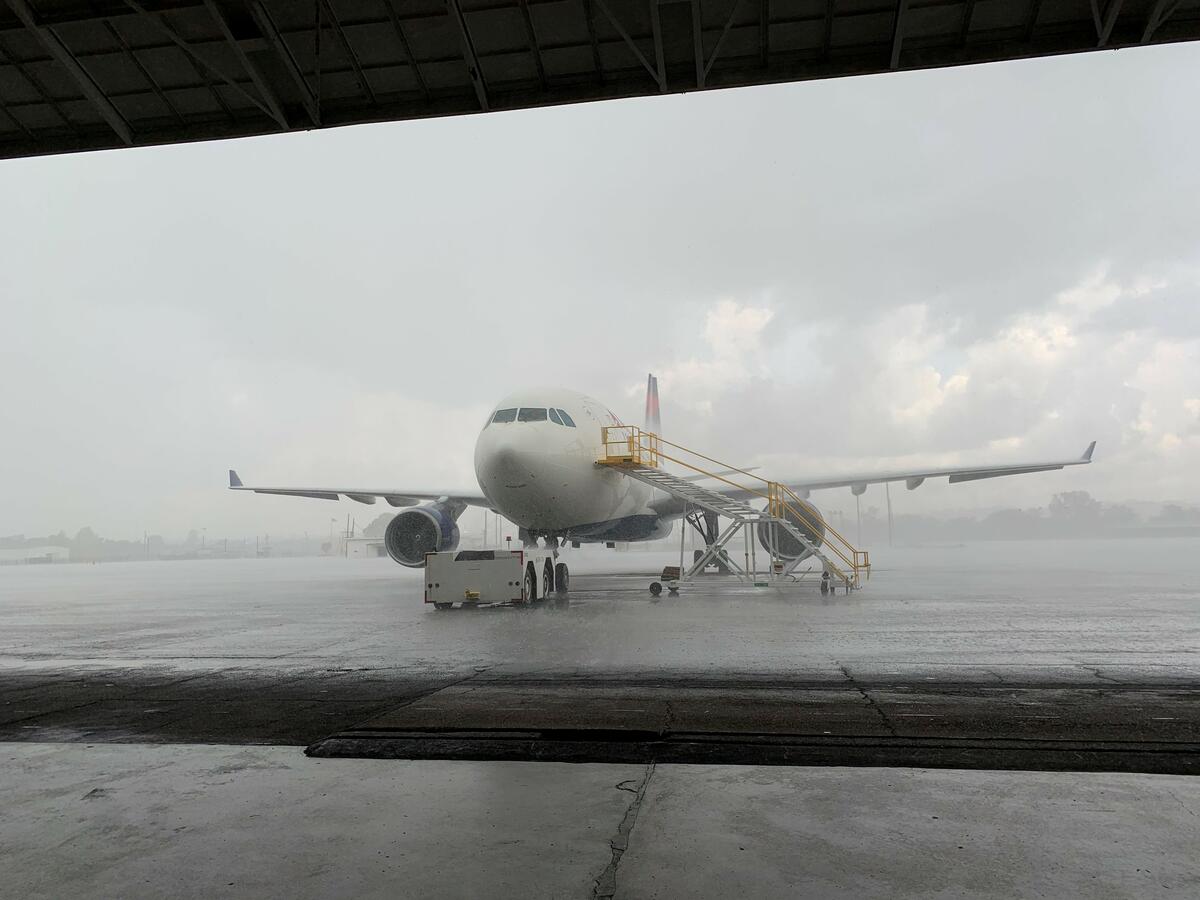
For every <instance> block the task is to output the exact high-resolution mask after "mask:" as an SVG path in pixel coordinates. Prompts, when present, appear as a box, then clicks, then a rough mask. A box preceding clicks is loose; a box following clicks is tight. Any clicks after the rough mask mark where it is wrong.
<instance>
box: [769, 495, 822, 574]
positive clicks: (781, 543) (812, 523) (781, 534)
mask: <svg viewBox="0 0 1200 900" xmlns="http://www.w3.org/2000/svg"><path fill="white" fill-rule="evenodd" d="M788 506H790V507H793V509H789V510H788V511H787V519H788V521H789V522H791V523H792V524H793V525H794V526H795V527H796V530H797V531H799V532H800V533H801V534H803V535H804V536H805V537H806V538H808V540H809V543H811V544H812V545H813V546H814V547H820V546H821V542H822V541H823V540H824V539H825V520H824V519H823V518H821V514H820V513H819V512H818V511H817V508H816V507H815V506H813V505H812V504H811V503H809V502H808V501H807V500H799V501H797V500H794V499H790V498H789V499H788ZM772 532H774V534H775V539H776V542H777V546H774V547H773V546H772V541H771V536H772ZM758 543H759V544H760V545H761V546H762V548H763V549H764V550H766V551H767V552H768V553H774V554H775V555H776V556H779V557H782V558H783V559H789V560H790V559H804V558H805V557H808V556H811V555H812V554H811V553H810V552H809V550H808V548H807V547H805V546H804V545H803V544H801V543H800V542H799V541H798V540H796V538H795V537H793V536H792V535H791V534H789V533H788V532H786V531H784V530H783V529H782V528H772V527H771V523H770V522H759V523H758Z"/></svg>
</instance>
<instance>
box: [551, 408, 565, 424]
mask: <svg viewBox="0 0 1200 900" xmlns="http://www.w3.org/2000/svg"><path fill="white" fill-rule="evenodd" d="M550 421H551V422H553V423H554V424H555V425H561V424H562V423H563V421H562V419H560V418H559V417H558V410H557V409H554V408H553V407H551V408H550Z"/></svg>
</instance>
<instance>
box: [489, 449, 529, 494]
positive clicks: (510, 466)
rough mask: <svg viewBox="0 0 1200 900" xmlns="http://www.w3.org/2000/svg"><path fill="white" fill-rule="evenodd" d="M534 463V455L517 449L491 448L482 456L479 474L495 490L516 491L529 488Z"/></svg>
mask: <svg viewBox="0 0 1200 900" xmlns="http://www.w3.org/2000/svg"><path fill="white" fill-rule="evenodd" d="M533 462H534V460H533V454H531V453H528V452H525V451H522V450H521V449H519V448H517V447H513V446H510V445H504V446H499V447H491V448H488V449H487V450H486V451H485V452H483V453H481V454H480V458H479V460H478V463H479V465H478V467H477V468H478V472H477V474H478V475H479V478H480V481H483V482H486V483H487V485H488V486H489V487H491V488H493V489H496V490H516V489H519V488H523V487H528V486H529V483H530V481H531V479H532V469H533Z"/></svg>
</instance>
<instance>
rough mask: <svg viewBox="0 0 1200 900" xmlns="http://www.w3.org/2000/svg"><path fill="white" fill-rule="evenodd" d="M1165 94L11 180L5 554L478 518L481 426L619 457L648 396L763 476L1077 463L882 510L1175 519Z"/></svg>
mask: <svg viewBox="0 0 1200 900" xmlns="http://www.w3.org/2000/svg"><path fill="white" fill-rule="evenodd" d="M1198 81H1200V58H1198V57H1197V54H1196V52H1195V49H1194V47H1192V46H1190V45H1178V46H1165V47H1158V48H1153V49H1145V50H1127V51H1122V52H1119V53H1103V54H1088V55H1080V56H1066V57H1057V58H1051V59H1044V60H1035V61H1025V62H1016V63H1004V64H998V65H984V66H974V67H966V68H960V69H955V70H952V71H951V70H939V71H927V72H915V73H903V74H894V75H885V76H877V77H863V78H852V79H843V80H834V81H823V82H811V83H801V84H788V85H779V86H771V87H761V88H752V89H740V90H730V91H718V92H709V93H701V94H690V95H678V96H666V97H659V98H650V99H642V100H627V101H615V102H606V103H595V104H586V105H580V106H566V107H558V108H551V109H534V110H528V111H520V112H506V113H499V114H494V115H487V116H472V117H464V118H447V119H436V120H425V121H411V122H402V123H397V124H386V125H371V126H361V127H353V128H343V129H336V130H330V131H325V132H312V133H308V134H302V135H284V136H280V137H266V138H255V139H246V140H237V141H226V142H216V143H203V144H192V145H181V146H171V147H160V148H150V149H138V150H129V151H119V152H102V153H90V154H80V155H68V156H58V157H51V158H42V159H26V160H12V161H7V162H5V163H3V165H0V197H2V198H3V208H4V215H3V216H2V217H0V246H2V247H3V248H4V249H3V254H4V264H3V265H2V266H0V295H2V296H3V297H4V333H5V335H6V339H5V352H4V354H3V356H2V358H0V384H3V389H2V390H3V394H4V410H5V419H6V422H7V428H6V439H5V441H4V442H3V449H2V450H0V481H2V483H3V484H4V494H5V497H4V503H3V504H2V505H0V534H26V535H37V534H50V533H53V532H57V531H59V530H60V529H62V530H65V531H67V532H68V533H72V534H73V533H74V532H75V530H76V529H78V528H80V527H82V526H90V527H92V528H94V529H96V531H98V532H100V533H102V534H104V535H106V536H111V537H140V536H141V534H142V533H143V532H145V531H149V532H158V533H162V534H166V535H169V536H175V537H179V536H182V535H183V534H184V533H185V532H187V531H188V530H189V529H193V528H200V527H204V528H206V529H207V532H208V534H209V535H210V536H211V535H215V534H222V533H223V534H228V535H246V534H254V533H262V532H265V531H269V532H272V533H278V534H297V533H300V532H304V531H309V530H312V531H314V532H322V531H323V529H324V528H326V527H327V523H328V519H329V516H330V515H344V514H345V513H346V511H347V508H348V504H346V503H345V502H343V503H342V504H340V505H339V506H334V504H331V503H319V502H316V501H304V500H296V499H292V498H272V497H249V496H245V495H234V494H230V493H229V492H227V491H225V490H223V488H224V483H225V470H226V469H227V468H229V467H236V468H238V469H239V471H240V472H241V473H242V474H243V476H244V477H246V478H247V480H250V479H251V478H252V479H253V480H254V481H255V482H257V483H260V484H261V483H266V484H271V483H275V484H330V483H333V484H349V485H350V486H355V485H362V486H366V487H380V488H388V487H393V486H394V487H417V486H421V485H435V486H443V485H445V486H461V487H464V488H471V489H474V487H475V480H474V472H473V469H472V461H471V450H472V445H473V442H474V439H475V437H476V435H477V433H478V432H479V429H480V427H481V425H482V423H483V421H484V417H485V416H486V415H487V413H488V411H489V410H490V409H491V408H492V406H493V405H494V403H495V402H496V400H497V399H498V398H499V397H500V396H502V395H503V394H504V393H506V392H508V391H509V390H511V389H513V388H516V387H523V386H532V387H538V386H547V387H549V386H562V387H570V388H573V389H577V390H582V391H585V392H587V393H589V394H591V395H593V396H595V397H598V398H599V399H601V400H602V401H603V402H605V403H607V404H608V405H609V406H610V407H611V408H612V409H613V410H614V411H615V412H616V413H617V414H618V415H619V416H621V417H622V418H623V419H625V420H626V421H630V422H639V421H640V416H641V405H642V391H643V390H644V383H645V373H646V372H654V373H656V374H657V375H658V376H659V381H660V385H661V391H662V406H663V422H664V424H663V430H664V433H665V434H666V435H667V436H669V437H671V438H672V439H675V440H678V441H681V442H683V443H685V444H687V443H690V444H694V445H696V446H698V447H701V448H703V449H704V450H706V451H707V452H711V453H713V454H715V455H716V456H717V457H718V458H722V459H730V460H733V461H735V462H738V463H742V464H758V465H761V466H764V467H765V468H766V469H768V470H769V473H770V474H771V475H772V476H773V477H788V476H793V475H796V476H801V475H805V474H808V473H836V472H840V471H854V472H863V471H871V470H879V469H885V470H886V469H896V468H899V467H902V466H903V465H906V464H913V463H915V462H920V463H922V464H925V463H936V464H942V465H952V464H959V463H971V462H974V461H989V462H990V461H1001V462H1003V461H1009V460H1020V459H1022V458H1026V459H1029V458H1032V459H1038V458H1064V457H1074V456H1075V455H1077V454H1078V453H1079V452H1081V451H1082V450H1083V448H1084V446H1085V445H1086V444H1087V442H1088V441H1091V440H1097V441H1098V450H1097V453H1096V464H1095V465H1092V466H1089V467H1086V468H1083V469H1078V470H1068V471H1065V472H1059V473H1052V474H1050V475H1035V476H1028V477H1022V478H1013V479H1000V480H997V481H992V482H983V483H980V484H974V485H971V484H967V485H954V486H947V485H946V484H945V482H944V481H942V482H937V483H930V484H929V485H926V486H925V487H924V488H922V489H921V490H918V491H914V492H912V493H911V494H910V493H907V492H903V491H901V492H900V494H896V492H894V491H893V496H894V498H895V500H896V503H897V504H898V509H899V510H902V511H922V510H946V509H970V508H989V507H997V506H1045V504H1046V503H1047V501H1048V500H1049V499H1050V497H1051V495H1052V494H1054V493H1056V492H1059V491H1065V490H1086V491H1088V492H1090V493H1091V494H1092V495H1093V496H1094V497H1096V498H1098V499H1100V500H1102V501H1105V502H1126V501H1151V502H1156V503H1162V502H1174V503H1182V504H1185V505H1186V504H1189V503H1193V504H1194V503H1196V502H1197V501H1200V480H1198V479H1197V478H1196V477H1195V473H1196V471H1198V470H1200V387H1198V386H1200V296H1198V292H1200V217H1198V216H1197V215H1196V200H1197V197H1200V167H1197V166H1196V165H1195V153H1194V150H1195V147H1196V145H1197V142H1198V139H1200V111H1198V110H1200V107H1197V105H1196V104H1195V102H1194V99H1195V98H1194V86H1195V85H1196V83H1197V82H1198ZM879 491H880V489H879V488H878V487H874V488H871V490H870V492H869V493H868V494H867V496H866V497H865V498H864V499H865V500H868V501H871V502H873V503H878V502H879V500H878V493H879ZM848 493H849V492H848V491H846V490H845V489H842V490H840V491H831V492H822V493H817V494H815V495H814V500H815V501H816V502H817V503H818V504H820V505H823V506H824V505H827V504H828V503H829V502H830V501H829V500H827V499H824V498H825V497H826V496H828V497H835V498H836V499H835V505H843V506H844V505H845V503H846V499H847V498H846V496H845V495H848ZM872 498H874V499H872ZM349 506H353V505H352V504H350V505H349ZM357 512H358V513H359V516H360V522H362V521H364V520H365V519H366V518H367V517H368V516H367V515H366V514H367V513H368V511H367V510H364V509H362V508H361V507H359V508H357Z"/></svg>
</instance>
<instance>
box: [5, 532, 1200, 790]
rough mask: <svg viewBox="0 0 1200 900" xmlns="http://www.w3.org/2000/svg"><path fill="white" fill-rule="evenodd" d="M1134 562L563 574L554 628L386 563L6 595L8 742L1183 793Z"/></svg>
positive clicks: (1177, 591)
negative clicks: (858, 577)
mask: <svg viewBox="0 0 1200 900" xmlns="http://www.w3.org/2000/svg"><path fill="white" fill-rule="evenodd" d="M1144 543H1145V546H1143V547H1140V548H1139V549H1138V552H1137V553H1132V554H1130V553H1125V554H1123V555H1122V554H1118V553H1114V550H1115V549H1117V548H1122V549H1123V545H1118V544H1116V543H1115V542H1104V541H1094V542H1083V541H1080V542H1061V543H1058V544H1040V545H1039V544H1018V543H1014V544H986V545H978V546H970V547H953V548H897V549H895V550H893V551H890V552H880V551H876V553H875V554H874V556H875V560H876V568H875V571H874V573H873V577H872V579H871V581H870V582H869V584H868V586H867V588H866V589H865V590H863V591H861V592H857V593H854V594H852V595H850V596H844V595H837V596H836V597H833V598H830V597H827V596H826V597H823V596H822V595H820V593H819V592H818V591H817V590H816V587H815V585H807V584H801V585H799V586H797V587H795V588H789V589H787V590H777V589H773V588H772V589H764V588H751V587H745V586H741V585H738V584H737V583H736V582H733V581H731V580H729V579H724V578H719V577H715V576H714V577H710V578H706V579H704V580H702V581H700V582H697V583H695V584H693V585H689V586H687V587H685V589H684V590H683V591H682V592H681V595H680V596H679V597H678V598H669V597H666V596H664V597H663V598H662V599H661V601H660V602H657V603H652V602H650V598H649V594H648V592H647V591H646V586H647V585H648V584H649V581H650V579H651V577H652V575H653V574H654V573H655V572H657V571H658V570H660V569H661V566H662V565H663V564H664V563H669V562H673V561H676V560H677V559H678V557H677V556H676V557H674V558H672V556H671V555H669V554H645V553H624V554H622V553H610V554H607V555H595V554H576V555H574V556H568V557H567V558H568V560H569V561H570V563H571V565H572V569H573V581H572V603H571V606H570V607H569V608H568V609H565V610H555V609H536V610H520V609H511V608H498V609H479V610H452V611H449V612H435V611H433V610H431V609H429V608H427V607H426V606H425V605H424V604H423V603H422V602H421V581H420V574H419V573H415V572H411V571H406V570H403V569H401V568H400V567H397V566H395V565H394V564H392V563H391V562H390V561H387V560H371V561H349V560H336V559H334V560H324V559H318V560H235V561H195V562H176V563H128V564H116V565H100V566H83V565H72V566H58V567H45V568H36V567H23V568H21V569H7V570H0V598H2V599H0V740H7V741H14V740H15V741H83V742H92V743H95V742H101V741H103V742H129V743H132V742H140V743H145V742H151V743H155V742H182V743H191V742H205V743H221V744H231V743H258V744H291V745H302V746H306V747H308V748H309V750H310V752H311V753H313V754H315V755H324V756H347V755H356V756H376V757H380V756H398V757H406V758H452V759H463V758H466V759H543V760H546V759H549V760H569V761H592V762H622V763H654V762H658V763H663V762H723V763H729V762H741V763H771V764H832V765H905V766H911V765H919V766H939V767H954V768H964V767H972V768H990V769H1004V768H1019V769H1048V770H1062V769H1068V770H1069V769H1076V770H1111V771H1144V772H1173V773H1196V772H1197V769H1198V760H1200V754H1198V753H1197V750H1198V749H1200V703H1197V702H1196V701H1197V700H1198V699H1200V574H1198V569H1200V567H1198V566H1196V565H1195V564H1194V563H1192V562H1191V560H1192V559H1194V558H1195V556H1194V548H1195V547H1196V544H1195V542H1194V541H1192V542H1188V541H1181V542H1176V545H1172V542H1144ZM634 572H636V573H640V574H629V573H634Z"/></svg>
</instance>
